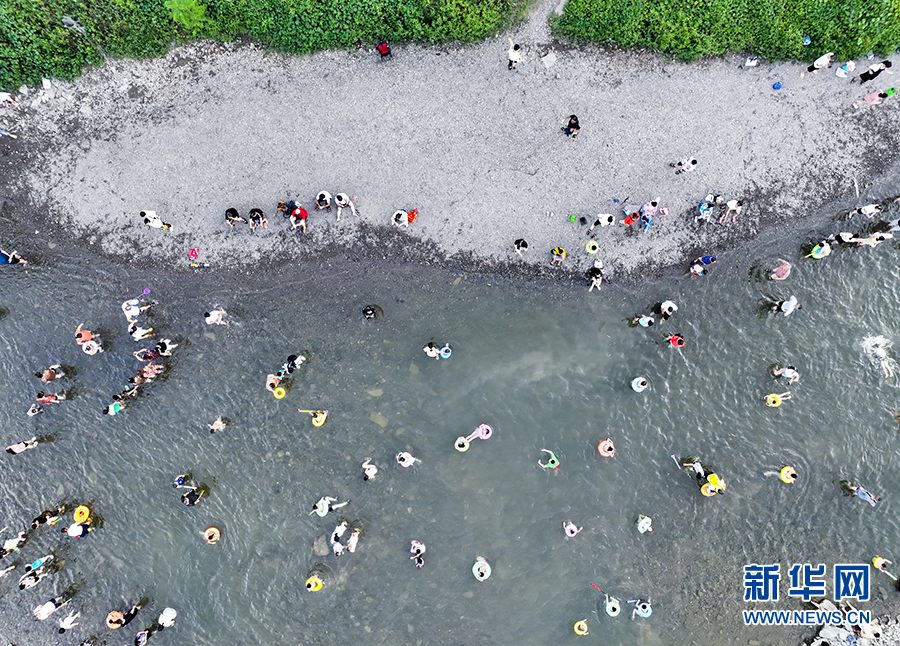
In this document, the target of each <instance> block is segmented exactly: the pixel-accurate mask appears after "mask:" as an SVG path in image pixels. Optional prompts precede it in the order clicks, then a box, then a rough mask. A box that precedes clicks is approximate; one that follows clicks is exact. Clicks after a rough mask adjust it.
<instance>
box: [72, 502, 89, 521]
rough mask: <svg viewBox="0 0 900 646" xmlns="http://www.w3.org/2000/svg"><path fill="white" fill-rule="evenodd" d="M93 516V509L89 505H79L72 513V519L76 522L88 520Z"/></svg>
mask: <svg viewBox="0 0 900 646" xmlns="http://www.w3.org/2000/svg"><path fill="white" fill-rule="evenodd" d="M90 517H91V510H90V509H89V508H88V507H87V505H78V506H77V507H76V508H75V511H74V512H73V513H72V520H74V521H75V522H76V523H83V522H86V521H87V520H88V519H89V518H90Z"/></svg>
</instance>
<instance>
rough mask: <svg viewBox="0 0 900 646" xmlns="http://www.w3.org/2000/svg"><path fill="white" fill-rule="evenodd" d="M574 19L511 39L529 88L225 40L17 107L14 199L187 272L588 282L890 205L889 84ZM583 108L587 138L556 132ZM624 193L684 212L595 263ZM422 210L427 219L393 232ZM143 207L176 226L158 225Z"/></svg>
mask: <svg viewBox="0 0 900 646" xmlns="http://www.w3.org/2000/svg"><path fill="white" fill-rule="evenodd" d="M557 8H558V7H557V6H556V4H555V3H553V2H544V3H543V4H540V5H538V6H537V7H536V9H535V11H534V13H533V15H532V17H531V19H530V20H529V21H528V22H526V23H523V24H522V25H521V26H520V27H519V28H517V29H516V30H514V31H512V32H511V33H510V34H508V35H509V36H510V37H512V38H513V39H514V40H516V41H517V42H520V43H521V44H522V47H523V50H524V55H525V64H524V65H523V66H521V67H519V68H517V69H515V70H514V71H509V70H507V65H506V49H507V34H501V35H499V36H498V37H497V38H494V39H491V40H489V41H487V42H484V43H481V44H478V45H472V46H458V47H457V46H454V47H434V48H422V47H417V46H411V47H396V48H395V50H394V58H393V60H388V61H384V62H382V61H380V60H379V57H378V55H377V53H376V52H375V51H374V50H373V49H369V48H365V49H360V50H358V51H353V52H344V51H334V52H324V53H320V54H316V55H314V56H306V57H289V56H282V55H279V54H273V53H268V52H266V51H264V50H263V49H261V48H260V47H257V46H253V45H247V44H237V43H234V44H227V45H222V44H218V43H211V42H201V43H197V44H194V45H190V46H187V47H181V48H178V49H175V50H173V51H171V52H170V53H169V54H168V55H167V56H165V57H163V58H158V59H153V60H146V61H134V60H122V61H110V62H108V63H106V64H105V65H103V66H101V67H100V68H98V69H95V70H92V71H90V72H88V73H87V74H85V75H84V76H83V77H81V78H79V79H77V80H75V81H74V82H71V83H56V82H54V83H53V87H52V89H51V90H50V92H49V94H51V95H52V96H53V98H51V99H50V100H48V101H46V102H42V103H38V98H39V97H40V96H44V95H46V94H47V93H46V92H39V91H38V90H36V89H31V91H30V93H29V95H28V96H27V97H24V98H23V100H22V101H21V104H20V106H19V108H17V109H14V110H5V111H4V112H5V113H6V114H5V115H2V117H0V120H3V121H6V122H7V123H8V124H9V129H10V130H12V131H13V132H15V133H16V134H18V135H19V139H18V140H15V141H13V140H10V139H8V138H3V139H2V141H0V148H2V149H3V150H2V153H3V162H4V163H3V171H2V172H3V174H4V176H5V178H6V180H7V182H6V183H7V186H8V193H9V194H8V195H7V196H6V199H7V202H8V203H10V204H11V205H12V206H13V207H14V210H15V212H17V213H19V216H18V218H19V221H20V220H21V219H22V218H27V219H29V220H31V219H36V220H37V222H36V224H37V226H36V227H35V228H36V229H38V230H41V232H42V234H41V235H42V236H46V235H50V236H53V237H61V238H63V239H66V240H69V241H72V242H78V241H83V242H87V243H89V244H94V245H96V247H99V249H101V250H102V253H104V254H108V255H110V256H113V257H117V258H119V259H121V260H124V261H128V262H132V261H144V262H159V263H165V264H168V265H170V266H176V267H177V266H186V265H187V262H188V260H187V252H188V250H189V249H190V248H197V249H198V250H199V252H200V258H199V260H200V261H201V262H209V263H211V264H212V265H213V266H225V265H228V266H235V265H241V264H243V265H246V266H248V267H255V266H259V264H260V263H261V262H262V261H264V260H266V259H270V260H271V259H275V260H278V261H279V262H285V261H290V262H293V261H301V260H303V259H304V258H311V259H319V258H322V257H328V256H330V255H334V254H338V255H349V256H351V257H368V258H386V259H396V260H414V261H419V262H430V263H441V264H445V265H448V266H458V267H463V268H469V269H476V270H479V269H480V270H488V271H491V269H490V268H491V267H493V271H505V272H508V273H513V274H522V275H540V276H549V277H560V278H571V277H575V276H580V275H582V274H583V272H584V271H585V270H586V269H587V268H588V267H589V266H590V265H591V263H592V262H593V261H594V260H595V259H596V258H598V257H599V258H602V260H603V261H604V263H605V265H606V268H607V271H608V272H609V276H610V277H611V278H614V279H616V278H627V277H629V276H630V277H639V276H642V275H646V274H647V272H648V271H650V272H652V271H654V270H657V269H660V268H664V267H667V266H671V265H673V264H676V263H682V262H685V261H687V260H689V259H690V257H692V256H694V255H696V254H701V253H702V254H706V253H721V252H723V251H724V250H726V249H727V248H729V247H730V246H733V245H735V244H738V243H740V242H741V241H744V240H747V239H748V238H751V237H753V236H755V235H756V234H758V233H759V232H760V231H761V230H763V229H765V228H767V227H770V226H772V225H774V224H778V223H781V222H784V221H788V220H794V219H799V218H803V217H805V216H808V215H810V214H814V213H816V212H817V211H820V210H821V209H822V208H823V207H824V206H825V205H827V204H830V203H832V201H833V200H835V199H840V198H842V197H844V196H848V195H849V196H851V197H852V198H855V187H856V186H858V187H859V190H860V191H861V197H860V200H859V201H860V202H863V203H864V202H866V201H867V200H868V199H869V195H867V192H870V193H871V194H872V195H874V196H875V197H876V198H881V197H887V196H886V195H883V194H880V193H879V191H881V192H882V193H883V192H884V191H885V190H886V188H885V187H884V186H882V185H880V184H879V182H880V181H881V179H882V178H883V177H884V175H885V172H886V171H887V170H889V169H891V168H892V167H894V166H895V165H896V162H897V157H898V152H897V151H898V150H900V146H898V143H900V141H898V140H900V135H898V133H900V127H898V126H900V112H898V109H897V108H898V107H900V104H897V103H896V100H895V99H889V100H888V101H887V102H886V104H884V105H881V106H874V107H867V108H866V109H862V110H856V109H854V108H853V107H852V105H851V104H852V103H853V101H855V100H857V99H859V98H860V97H861V96H862V95H864V94H865V93H866V92H869V91H873V90H876V89H879V88H880V87H881V85H885V86H886V85H887V84H889V82H890V79H891V78H892V77H889V76H888V77H882V78H879V79H877V80H876V81H875V82H872V83H870V84H869V85H868V86H864V87H862V88H861V87H860V86H859V85H856V84H851V83H850V82H849V81H848V80H847V79H840V78H837V77H835V75H834V74H833V73H831V72H821V73H820V74H818V75H808V76H807V77H806V78H804V79H801V78H800V70H801V66H800V65H797V64H787V63H783V64H769V63H766V62H762V63H761V64H760V65H759V66H757V67H754V68H744V67H743V65H742V63H743V57H741V56H737V55H734V56H728V57H725V58H723V59H715V60H706V61H700V62H698V63H695V64H692V65H684V64H682V63H679V62H674V61H671V60H667V59H665V58H664V57H662V56H659V55H656V54H651V53H647V52H609V51H600V50H597V49H594V48H578V49H575V48H571V47H569V46H567V45H565V44H563V43H560V42H558V41H555V40H553V39H552V38H551V37H550V34H549V29H548V28H547V16H548V14H549V13H550V12H551V11H554V10H556V9H557ZM776 81H781V82H782V83H783V84H784V87H783V89H781V90H774V89H773V88H772V85H773V83H774V82H776ZM892 100H893V101H895V103H891V101H892ZM572 113H574V114H577V115H578V116H579V118H580V120H581V124H582V131H581V133H580V135H579V137H578V138H577V139H574V140H573V139H570V138H567V137H565V136H563V134H562V133H561V132H560V126H561V124H562V121H563V120H564V118H565V117H566V116H567V115H569V114H572ZM692 155H693V156H696V157H697V158H698V159H699V167H698V169H697V170H696V171H695V172H692V173H687V174H683V175H676V174H675V173H674V171H673V169H672V167H671V166H670V163H671V162H673V161H675V160H678V159H681V158H684V157H688V156H692ZM320 190H328V191H330V192H331V193H337V192H346V193H348V194H349V195H350V196H351V197H354V198H355V199H356V204H357V206H358V208H359V211H360V216H359V218H354V217H352V216H346V215H345V217H344V218H343V219H342V220H341V221H340V222H337V221H336V219H335V215H334V213H332V214H327V213H326V214H323V213H322V212H313V210H312V207H313V199H314V196H315V195H316V194H317V193H318V192H319V191H320ZM709 192H715V193H719V194H722V195H723V196H725V197H726V198H728V199H730V198H736V199H743V200H744V202H745V208H744V213H743V214H742V215H741V217H740V218H739V219H738V221H737V222H735V223H731V222H730V221H728V222H726V223H724V224H722V225H718V224H715V223H709V224H698V223H695V221H694V214H695V213H696V205H697V203H698V202H699V201H700V199H702V198H703V196H704V195H706V194H707V193H709ZM289 198H293V199H296V200H297V201H298V202H299V203H301V204H302V205H303V206H305V207H306V208H307V209H308V210H309V211H310V218H309V232H308V233H306V234H303V233H300V232H299V230H298V231H293V232H290V231H288V230H287V229H288V222H287V221H286V220H284V219H283V218H282V217H281V214H280V213H277V212H276V211H275V205H276V203H277V201H278V200H281V199H289ZM626 198H628V202H627V206H629V207H637V206H640V205H641V204H643V203H644V202H647V201H649V200H651V199H654V198H659V200H660V204H661V205H662V206H666V207H668V209H669V214H668V215H665V216H663V215H660V216H658V217H657V218H656V220H655V222H654V225H653V227H652V228H651V229H650V230H649V231H648V232H647V233H643V232H641V231H640V230H639V229H638V225H635V226H632V227H621V226H615V227H608V228H599V227H598V228H597V229H596V230H595V235H596V238H595V239H596V241H597V242H598V243H599V245H600V247H601V252H600V254H599V255H598V256H592V255H589V254H587V253H586V252H585V243H586V241H587V240H588V237H587V226H585V225H581V224H579V223H578V222H577V221H576V222H575V223H572V222H570V215H572V214H574V215H576V216H577V217H585V218H586V219H587V222H588V223H590V222H591V221H593V219H594V216H595V215H597V214H599V213H610V214H614V215H616V217H617V218H619V219H621V216H622V211H621V208H620V207H621V203H616V202H614V200H615V199H617V200H620V201H621V200H625V199H626ZM844 202H845V203H844V204H840V205H839V206H840V208H843V207H845V206H846V207H849V208H852V207H853V206H854V205H855V203H856V200H855V199H854V200H852V203H851V201H848V200H844ZM231 206H234V207H235V208H237V209H238V210H239V211H241V212H242V214H244V215H245V214H246V212H247V211H248V210H249V209H251V208H254V207H259V208H261V209H263V211H265V212H266V214H267V215H268V219H269V228H268V229H267V230H262V231H257V232H254V233H252V234H251V233H250V232H249V231H248V230H247V229H246V228H239V229H235V230H231V229H229V228H228V227H227V226H226V225H225V222H224V218H223V212H224V210H225V209H226V208H228V207H231ZM412 208H417V209H418V212H419V218H418V219H417V220H416V222H415V223H414V224H412V225H411V226H410V227H409V228H402V229H398V228H396V227H394V226H392V224H391V214H392V213H393V212H394V211H395V210H397V209H412ZM829 208H836V207H835V206H834V205H833V204H832V205H830V206H829ZM142 209H148V210H154V211H156V212H157V213H158V214H159V215H160V216H161V217H162V219H163V220H164V221H166V222H171V223H172V225H173V227H172V228H171V229H170V230H167V231H161V230H157V229H150V228H148V227H147V226H145V225H144V224H143V223H142V221H141V219H140V218H139V217H138V212H139V211H140V210H142ZM30 229H31V227H30V226H29V227H25V228H21V227H18V229H17V230H19V231H21V232H22V233H26V232H29V233H30ZM48 232H50V233H48ZM520 237H523V238H525V239H526V240H528V242H529V243H530V250H529V251H528V252H527V254H526V255H525V258H524V259H520V258H519V257H518V256H516V255H515V254H514V253H513V241H514V240H515V239H517V238H520ZM16 245H18V247H21V248H22V249H26V250H27V248H28V242H27V241H26V240H24V239H23V240H18V239H17V240H15V242H14V246H16ZM556 246H562V247H564V248H565V249H566V250H567V251H568V253H569V258H568V260H567V261H566V262H565V263H564V265H563V267H562V268H553V267H550V266H549V260H550V254H549V251H550V249H552V248H553V247H556ZM29 253H32V252H31V251H30V250H29Z"/></svg>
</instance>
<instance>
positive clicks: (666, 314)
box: [659, 301, 678, 321]
mask: <svg viewBox="0 0 900 646" xmlns="http://www.w3.org/2000/svg"><path fill="white" fill-rule="evenodd" d="M677 311H678V306H677V305H676V304H675V303H674V302H672V301H663V302H662V303H660V305H659V313H660V316H662V319H663V321H668V320H669V318H670V317H671V316H672V315H673V314H674V313H675V312H677Z"/></svg>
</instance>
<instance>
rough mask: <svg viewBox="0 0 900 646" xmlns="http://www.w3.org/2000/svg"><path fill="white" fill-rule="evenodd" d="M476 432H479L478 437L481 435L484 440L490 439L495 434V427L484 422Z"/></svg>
mask: <svg viewBox="0 0 900 646" xmlns="http://www.w3.org/2000/svg"><path fill="white" fill-rule="evenodd" d="M475 432H476V433H478V437H480V438H481V439H482V440H489V439H491V436H492V435H493V434H494V429H492V428H491V427H490V426H488V425H487V424H482V425H481V426H479V427H478V428H476V429H475Z"/></svg>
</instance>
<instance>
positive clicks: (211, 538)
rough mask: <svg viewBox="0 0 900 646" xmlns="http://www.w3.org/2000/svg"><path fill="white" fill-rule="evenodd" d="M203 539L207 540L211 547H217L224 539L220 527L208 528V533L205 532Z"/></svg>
mask: <svg viewBox="0 0 900 646" xmlns="http://www.w3.org/2000/svg"><path fill="white" fill-rule="evenodd" d="M203 538H205V539H206V542H207V543H209V544H210V545H215V544H216V543H218V542H219V539H220V538H222V532H220V531H219V528H218V527H207V528H206V531H205V532H203Z"/></svg>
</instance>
